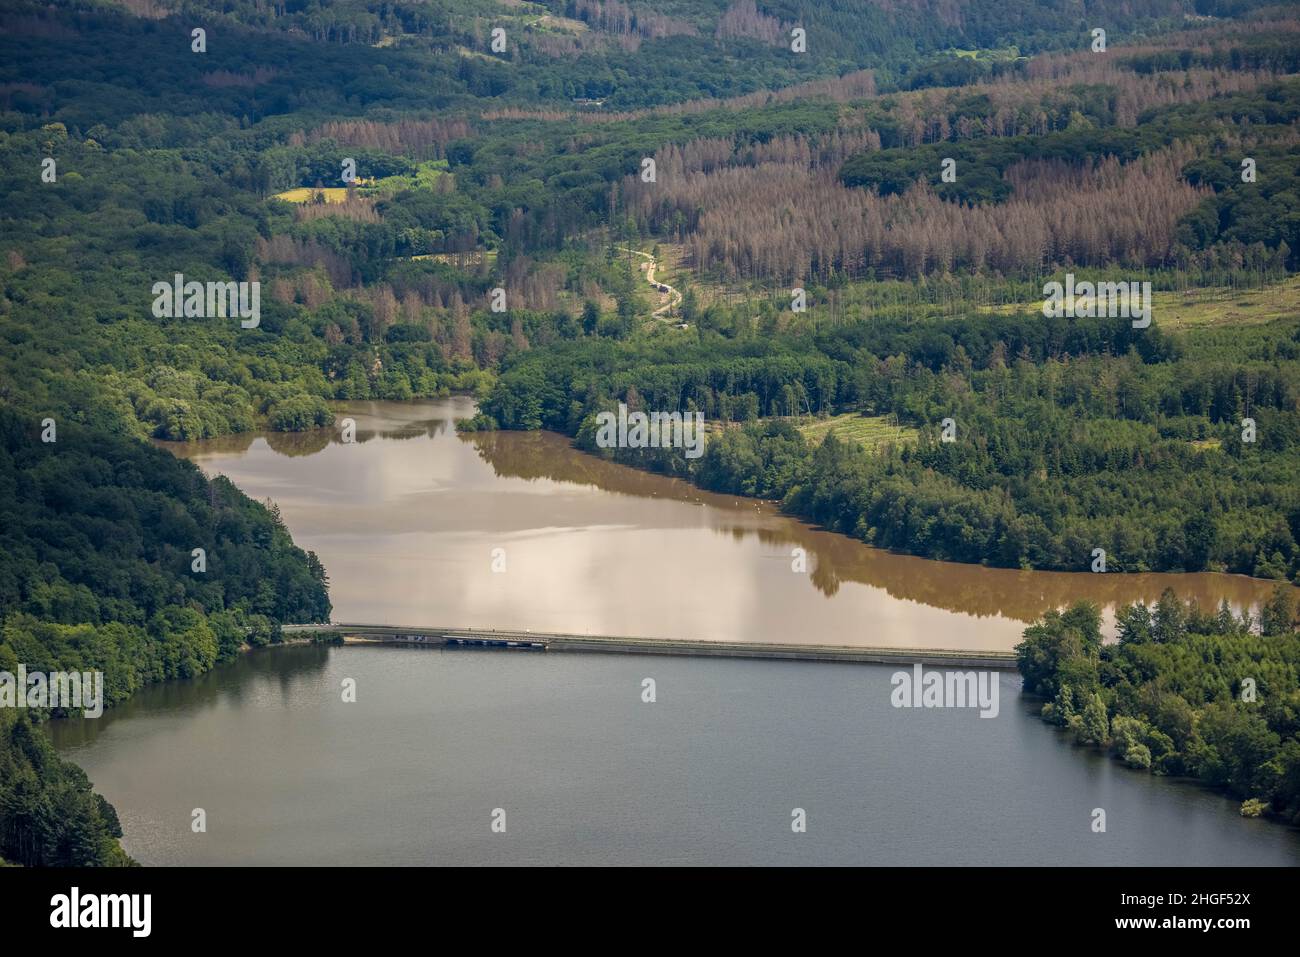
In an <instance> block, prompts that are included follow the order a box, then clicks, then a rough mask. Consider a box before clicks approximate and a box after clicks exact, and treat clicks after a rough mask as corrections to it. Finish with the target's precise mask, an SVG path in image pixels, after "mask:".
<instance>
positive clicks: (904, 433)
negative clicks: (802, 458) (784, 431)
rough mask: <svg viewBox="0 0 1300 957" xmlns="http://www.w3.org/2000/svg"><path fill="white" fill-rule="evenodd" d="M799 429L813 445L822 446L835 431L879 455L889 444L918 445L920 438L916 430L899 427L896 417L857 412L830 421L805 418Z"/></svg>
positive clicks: (837, 434)
mask: <svg viewBox="0 0 1300 957" xmlns="http://www.w3.org/2000/svg"><path fill="white" fill-rule="evenodd" d="M796 428H798V430H799V432H800V433H801V434H802V435H803V437H804V439H805V440H807V442H808V443H809V444H810V445H814V446H815V445H820V444H821V442H822V440H823V439H824V438H825V437H826V434H827V433H828V432H831V431H834V432H835V435H836V437H837V438H841V439H844V440H846V441H849V442H856V443H858V444H859V445H861V446H862V447H863V448H865V449H866V450H867V451H868V452H875V451H877V450H878V449H879V448H880V446H882V445H885V444H887V443H888V444H892V445H902V444H906V443H910V442H915V441H916V439H917V436H918V435H919V433H918V432H917V431H916V429H912V428H908V427H906V426H900V425H898V424H896V423H895V422H894V420H893V417H892V416H887V415H861V414H859V413H857V412H845V413H844V414H843V415H836V416H833V417H831V418H828V419H803V420H800V421H798V422H797V423H796Z"/></svg>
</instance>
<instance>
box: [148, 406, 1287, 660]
mask: <svg viewBox="0 0 1300 957" xmlns="http://www.w3.org/2000/svg"><path fill="white" fill-rule="evenodd" d="M472 413H473V404H472V403H471V402H470V401H469V400H468V399H450V400H447V401H444V402H437V403H419V404H398V403H363V404H360V405H356V406H352V407H350V408H349V409H348V411H347V412H346V413H345V414H348V415H351V416H353V417H354V418H355V419H356V421H357V440H358V441H357V442H356V443H354V444H350V445H345V444H343V443H341V442H339V441H337V435H336V434H332V433H330V432H320V433H316V434H312V435H306V436H304V435H267V436H257V437H254V436H237V437H233V438H230V439H224V440H218V441H214V442H203V443H197V444H193V445H170V446H169V447H170V448H172V449H173V451H175V452H177V453H178V454H181V455H184V456H186V457H188V458H190V459H192V460H193V461H195V462H197V463H198V464H199V465H200V466H202V468H203V469H204V470H205V471H207V472H209V473H210V474H211V473H218V472H220V473H224V474H225V475H228V476H229V477H230V478H231V480H233V481H234V482H235V484H236V485H238V486H239V487H240V488H242V489H243V490H244V491H245V492H247V493H248V494H249V495H252V496H253V497H255V498H259V499H264V498H268V497H269V498H272V499H274V500H275V501H276V503H277V504H278V505H279V506H280V509H281V512H282V514H283V516H284V519H285V521H286V523H287V524H288V526H289V529H290V530H291V531H292V533H293V536H294V539H295V541H297V542H298V544H300V545H302V546H303V547H304V548H310V549H313V550H314V551H316V553H317V554H318V555H319V556H320V558H321V560H322V561H323V562H324V563H325V567H326V568H327V569H328V571H329V575H330V580H331V587H330V595H331V598H332V599H333V602H334V619H335V620H336V621H345V622H374V623H391V624H407V625H419V624H432V625H454V626H461V627H470V626H476V627H485V628H531V629H534V630H538V631H569V632H579V633H592V634H610V635H645V636H652V637H661V638H702V639H712V640H745V641H762V640H769V641H780V642H808V643H813V644H844V645H869V646H892V647H903V648H913V647H928V648H961V649H990V648H1000V649H1007V648H1011V647H1012V646H1014V645H1015V643H1016V642H1017V641H1019V640H1020V636H1021V632H1023V630H1024V626H1025V623H1026V622H1028V621H1032V620H1033V619H1035V618H1037V617H1038V616H1039V615H1041V614H1042V612H1043V611H1044V610H1046V609H1048V608H1052V607H1058V606H1062V605H1065V604H1068V603H1069V602H1072V601H1074V600H1076V599H1079V598H1091V599H1094V600H1095V601H1097V602H1098V603H1099V604H1101V605H1103V606H1106V607H1107V610H1108V611H1109V610H1110V609H1111V608H1113V606H1114V605H1115V604H1116V603H1117V602H1118V603H1128V602H1133V601H1137V600H1139V599H1145V600H1150V601H1154V600H1155V599H1156V598H1158V597H1159V595H1160V592H1161V591H1162V590H1163V589H1164V588H1166V587H1168V586H1171V585H1172V586H1173V587H1174V588H1175V589H1177V590H1178V591H1179V593H1180V594H1183V595H1184V596H1187V597H1196V598H1197V599H1198V600H1200V601H1201V602H1202V604H1208V605H1213V606H1217V605H1218V603H1219V602H1220V601H1221V600H1222V599H1224V598H1227V599H1228V600H1229V601H1230V602H1231V603H1232V604H1233V605H1234V606H1235V607H1237V608H1241V607H1244V606H1255V605H1258V603H1259V602H1260V601H1261V600H1265V599H1267V597H1268V596H1269V595H1270V594H1271V592H1272V588H1273V586H1272V585H1271V584H1269V583H1267V582H1260V581H1256V580H1253V579H1250V578H1244V577H1241V576H1233V575H1209V574H1203V575H1118V574H1106V575H1094V574H1091V573H1082V574H1069V573H1054V572H1020V571H1014V570H1010V569H994V568H982V567H979V566H972V565H958V564H951V563H946V562H933V561H927V560H925V559H921V558H912V557H908V556H902V555H892V554H889V553H888V552H882V551H878V550H876V549H872V548H868V547H866V546H865V545H863V544H861V543H859V542H855V541H853V540H851V539H849V538H846V537H844V536H841V535H834V534H830V533H827V532H819V531H816V530H814V529H811V528H809V527H808V526H806V525H803V524H801V523H799V522H796V521H794V520H792V519H790V518H787V517H785V516H783V515H781V514H780V513H779V512H778V511H777V510H776V508H775V507H774V506H772V505H771V504H767V503H760V502H755V501H753V500H745V499H739V500H738V499H736V498H733V497H731V496H723V495H712V494H709V493H705V492H700V491H698V490H696V489H694V488H692V487H691V486H689V485H687V484H685V483H683V482H678V481H675V480H672V479H667V478H664V477H662V476H657V475H650V474H647V473H644V472H638V471H636V470H633V469H628V468H624V467H621V466H618V465H613V464H611V463H608V462H605V461H602V460H600V459H597V458H595V457H593V456H589V455H584V454H582V453H580V452H575V451H574V450H573V449H572V448H570V447H569V444H568V442H567V441H566V440H565V439H563V438H561V437H560V436H557V435H552V434H526V433H518V432H505V433H493V434H485V435H475V436H472V437H462V436H459V435H457V434H456V432H455V430H454V426H453V422H454V420H455V419H456V418H463V417H466V416H469V415H471V414H472ZM494 549H502V550H503V551H502V552H501V553H498V554H499V555H503V556H504V569H505V570H504V571H503V572H493V570H492V569H493V550H494ZM795 549H803V550H804V553H805V554H806V556H807V559H806V565H807V569H808V570H807V571H806V572H799V573H796V572H794V571H792V563H793V561H794V556H793V552H794V550H795ZM498 567H500V565H499V563H498Z"/></svg>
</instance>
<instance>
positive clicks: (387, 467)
mask: <svg viewBox="0 0 1300 957" xmlns="http://www.w3.org/2000/svg"><path fill="white" fill-rule="evenodd" d="M471 411H472V406H471V404H470V403H469V402H468V401H466V400H448V401H446V402H440V403H426V404H413V405H396V404H388V403H368V404H364V405H361V406H355V407H352V408H351V409H349V410H348V412H347V413H346V414H350V415H352V416H353V417H355V418H356V419H357V422H358V426H359V429H358V436H357V437H358V442H357V443H355V444H351V445H343V444H340V443H337V442H335V441H332V440H331V438H330V436H329V435H328V434H325V433H322V434H317V435H310V436H259V437H251V436H249V437H243V438H237V439H232V440H223V441H220V442H212V443H202V444H199V445H193V446H172V448H173V449H174V450H175V451H176V452H177V453H178V454H183V455H186V456H188V457H190V458H193V459H194V460H195V461H197V462H198V463H199V464H200V465H201V466H202V467H203V468H204V469H205V470H207V471H208V472H209V473H215V472H222V473H225V474H226V475H228V476H230V477H231V478H232V479H233V480H234V481H235V482H236V483H237V484H238V485H239V486H240V487H241V488H243V489H244V490H245V491H246V492H248V493H249V494H250V495H253V496H254V497H257V498H267V497H269V498H273V499H274V500H275V501H276V502H277V503H278V504H279V506H280V508H281V512H282V514H283V516H284V519H285V521H286V523H287V524H288V526H289V528H290V529H291V531H292V532H293V534H294V537H295V539H296V540H297V541H298V543H299V544H301V545H303V546H304V547H306V548H311V549H314V550H315V551H316V552H317V553H318V554H319V555H320V557H321V559H322V560H323V561H324V563H325V565H326V567H327V568H328V570H329V573H330V577H331V580H332V588H331V592H332V596H333V600H334V606H335V615H334V617H335V619H336V620H342V621H359V622H360V621H365V622H394V623H407V624H421V623H426V624H449V625H464V626H470V625H474V626H486V627H500V628H533V629H538V630H555V631H561V630H563V631H577V632H583V631H586V632H591V633H598V634H628V635H656V636H664V637H695V638H711V639H719V640H739V639H743V640H751V641H752V640H772V641H783V642H791V641H807V642H810V643H832V644H834V643H839V644H864V645H890V646H897V647H922V646H923V647H941V648H970V649H977V648H1009V647H1011V646H1012V645H1013V644H1014V643H1015V642H1016V641H1017V640H1018V638H1019V635H1020V632H1021V631H1022V630H1023V627H1024V622H1025V621H1028V620H1032V619H1033V618H1035V617H1036V616H1038V615H1039V614H1040V613H1041V612H1042V611H1043V610H1045V609H1047V608H1050V607H1055V606H1060V605H1064V604H1066V603H1068V602H1070V601H1072V600H1074V599H1076V598H1082V597H1087V598H1092V599H1094V600H1096V601H1098V602H1100V603H1102V604H1103V605H1106V606H1113V605H1114V604H1115V603H1117V602H1129V601H1134V600H1137V599H1143V598H1145V599H1154V598H1155V597H1157V596H1158V595H1159V593H1160V591H1161V590H1162V589H1163V588H1164V587H1165V586H1166V585H1167V584H1173V585H1174V587H1175V588H1177V589H1178V590H1179V591H1180V593H1182V594H1184V595H1194V596H1195V597H1197V598H1198V599H1199V600H1200V601H1202V602H1203V603H1209V604H1217V603H1218V601H1219V600H1221V599H1222V598H1227V599H1228V600H1229V601H1230V602H1232V604H1233V605H1234V606H1236V607H1238V608H1240V607H1243V606H1250V605H1254V604H1257V603H1258V602H1259V600H1260V599H1261V598H1264V597H1266V596H1267V595H1268V594H1269V592H1270V590H1271V586H1270V585H1268V584H1267V583H1260V582H1255V581H1252V580H1250V579H1244V578H1239V577H1232V576H1221V575H1195V576H1178V575H1143V576H1122V575H1114V574H1110V575H1091V574H1083V575H1071V574H1054V573H1022V572H1016V571H1008V570H998V569H987V568H977V567H970V566H962V565H950V564H944V563H939V562H929V561H925V560H922V559H916V558H909V557H903V556H897V555H890V554H887V553H883V552H878V551H875V550H872V549H869V548H866V547H865V546H862V545H860V544H858V543H855V542H852V541H850V540H848V539H845V538H842V537H840V536H835V535H829V534H826V533H822V532H818V531H815V530H813V529H810V528H808V527H806V526H803V525H801V524H799V523H797V522H794V521H791V520H790V519H788V518H785V517H783V516H781V515H780V514H778V513H777V512H776V511H775V509H774V508H773V507H772V506H770V505H768V504H763V503H755V502H752V501H737V500H735V499H733V498H730V497H726V496H716V495H709V494H705V493H701V492H698V491H696V490H694V489H691V488H690V487H688V486H686V485H683V484H681V483H678V482H674V481H671V480H667V479H664V478H661V477H657V476H652V475H647V474H644V473H639V472H635V471H631V470H627V469H623V468H620V467H618V466H614V465H610V464H608V463H605V462H602V461H600V460H598V459H595V458H592V457H589V456H585V455H581V454H579V453H576V452H574V451H572V450H571V449H570V448H569V447H568V445H567V443H565V442H564V441H563V440H562V439H560V438H558V437H556V436H550V435H521V434H514V433H508V434H497V435H482V436H473V437H460V436H457V435H456V434H455V432H454V430H453V429H452V427H451V426H452V420H453V419H454V418H457V417H462V416H466V415H469V414H470V413H471ZM795 548H802V549H804V550H805V551H806V553H807V556H808V571H807V572H804V573H795V572H793V571H792V570H791V558H792V549H795ZM494 549H504V556H505V570H504V571H503V572H494V571H493V570H492V565H493V550H494ZM497 554H498V555H500V554H501V553H497ZM895 670H896V669H894V668H891V667H875V666H865V665H835V664H814V663H796V662H784V661H739V660H725V659H686V658H653V657H640V656H615V655H609V656H605V655H568V654H566V655H546V654H536V653H534V654H529V653H509V652H496V653H493V652H477V653H476V652H472V651H440V650H429V649H408V648H382V647H381V648H376V647H366V648H362V647H351V646H349V647H333V648H324V647H291V648H281V649H274V650H268V651H263V652H258V653H254V654H249V655H245V656H243V657H242V658H241V659H240V660H239V661H237V662H235V663H232V664H229V665H226V666H223V667H221V668H219V669H217V670H216V671H215V672H213V673H211V674H209V675H206V676H205V677H203V678H202V679H200V680H198V681H193V682H180V683H175V684H172V685H167V686H163V687H155V688H151V689H147V690H146V691H144V692H143V693H141V694H139V695H137V696H136V698H135V699H133V700H132V701H131V702H130V703H128V704H127V705H126V706H125V707H122V708H120V709H116V710H115V711H112V712H110V713H109V714H107V715H106V716H105V717H103V718H101V719H99V720H98V721H81V722H62V723H57V724H56V726H55V727H54V728H53V729H52V733H53V736H54V738H55V743H56V744H57V745H58V746H59V747H60V748H62V749H64V750H65V752H66V753H67V754H68V755H69V756H70V757H71V758H73V759H74V760H76V761H77V762H78V763H80V764H81V765H82V766H83V767H85V769H86V770H87V772H88V773H89V774H90V776H91V779H92V780H93V781H94V782H95V783H96V786H97V787H98V788H99V789H100V790H101V791H102V792H103V793H104V794H105V795H106V796H107V797H108V799H109V800H110V801H112V802H113V803H114V805H115V806H116V807H117V809H118V812H119V814H120V816H121V818H122V823H123V826H124V828H125V830H126V839H125V844H126V847H127V849H128V850H129V852H130V853H132V854H133V855H134V856H135V857H137V859H139V860H141V861H142V862H145V863H150V864H168V863H221V864H235V863H256V864H287V863H306V864H349V863H356V864H360V863H365V864H426V863H447V864H462V863H506V862H513V863H548V864H549V863H575V864H576V863H651V864H654V863H664V864H669V863H839V864H849V863H860V864H938V863H960V864H989V863H992V864H1016V863H1025V864H1068V865H1088V864H1091V865H1110V864H1273V865H1276V864H1296V863H1300V835H1298V834H1297V832H1294V831H1290V830H1286V829H1283V828H1281V827H1278V826H1276V825H1272V824H1268V823H1266V822H1261V821H1251V820H1244V819H1242V818H1241V817H1240V816H1239V815H1238V814H1237V812H1236V805H1235V803H1234V802H1232V801H1229V800H1227V799H1225V798H1222V797H1220V796H1218V795H1215V794H1213V793H1211V792H1208V791H1204V790H1202V789H1200V788H1199V787H1196V786H1194V785H1190V784H1186V783H1181V782H1170V781H1165V780H1161V779H1157V778H1153V777H1150V776H1149V775H1145V774H1138V773H1135V772H1130V771H1128V770H1126V769H1125V768H1123V767H1121V766H1119V765H1118V764H1116V763H1115V762H1112V761H1109V760H1107V759H1104V758H1101V757H1098V756H1096V755H1093V754H1091V753H1088V752H1084V751H1079V750H1077V749H1075V748H1072V747H1071V746H1070V745H1069V744H1068V743H1067V742H1066V741H1065V740H1064V739H1063V738H1062V737H1061V736H1060V735H1059V734H1057V733H1056V732H1055V731H1053V729H1051V728H1050V727H1048V726H1047V725H1045V724H1043V723H1042V722H1041V721H1039V720H1038V719H1037V718H1036V717H1035V716H1034V715H1035V714H1036V710H1037V705H1036V704H1034V703H1032V702H1030V701H1028V700H1025V699H1022V698H1021V696H1020V693H1019V685H1020V682H1019V679H1018V678H1017V677H1015V676H1014V675H1011V674H1004V675H1003V676H1002V677H1001V679H1000V680H1001V685H1000V687H1001V702H1000V703H1001V713H1000V714H999V716H998V717H996V718H994V719H981V718H979V717H978V715H977V713H976V712H975V711H973V710H947V711H945V710H920V709H918V710H901V709H894V708H892V707H891V706H890V704H889V693H890V690H891V688H890V681H889V679H890V675H891V674H892V673H893V672H894V671H895ZM646 677H652V678H654V679H655V681H656V682H657V690H658V701H657V702H656V703H654V704H647V703H644V702H642V700H641V681H642V679H643V678H646ZM347 678H351V679H354V680H355V681H356V683H357V684H356V686H357V699H358V700H357V701H356V703H344V702H343V701H342V695H341V687H342V683H343V682H344V680H345V679H347ZM796 807H799V808H803V809H805V810H806V812H807V815H808V831H807V833H805V834H794V833H792V831H791V828H790V820H791V810H792V809H793V808H796ZM1098 807H1100V808H1103V809H1105V811H1106V814H1107V825H1108V827H1107V833H1105V834H1094V833H1092V831H1091V829H1090V822H1091V812H1092V810H1093V809H1094V808H1098ZM194 808H203V809H204V810H205V811H206V812H207V820H208V831H207V833H206V834H201V835H196V834H193V833H192V832H191V830H190V820H191V817H190V815H191V811H192V809H194ZM495 808H502V809H504V810H505V812H506V822H507V829H506V833H505V834H494V833H492V831H491V829H490V823H491V816H492V813H493V809H495Z"/></svg>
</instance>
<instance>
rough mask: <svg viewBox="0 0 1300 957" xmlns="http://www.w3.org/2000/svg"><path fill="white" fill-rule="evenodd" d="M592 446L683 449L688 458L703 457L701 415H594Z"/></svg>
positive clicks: (624, 412) (622, 410) (621, 407)
mask: <svg viewBox="0 0 1300 957" xmlns="http://www.w3.org/2000/svg"><path fill="white" fill-rule="evenodd" d="M596 446H597V448H602V449H614V448H618V449H685V450H686V457H687V458H688V459H698V458H699V457H700V456H701V455H703V454H704V413H703V412H691V413H687V414H686V415H683V414H682V413H681V412H651V413H649V414H646V413H645V412H632V413H629V412H628V411H627V406H626V405H625V404H624V403H622V402H620V403H619V404H618V414H617V415H615V414H614V413H613V412H599V413H597V414H596Z"/></svg>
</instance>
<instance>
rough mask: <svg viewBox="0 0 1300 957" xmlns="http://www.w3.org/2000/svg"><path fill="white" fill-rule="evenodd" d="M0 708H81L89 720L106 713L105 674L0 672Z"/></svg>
mask: <svg viewBox="0 0 1300 957" xmlns="http://www.w3.org/2000/svg"><path fill="white" fill-rule="evenodd" d="M0 708H63V709H64V710H66V711H72V710H75V709H78V708H80V709H81V713H82V714H83V715H84V716H85V717H87V718H98V717H99V716H100V715H102V714H103V713H104V673H103V672H102V671H50V672H44V671H33V672H31V673H28V671H27V666H26V665H19V666H18V674H16V675H15V674H14V673H13V672H11V671H0Z"/></svg>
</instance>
